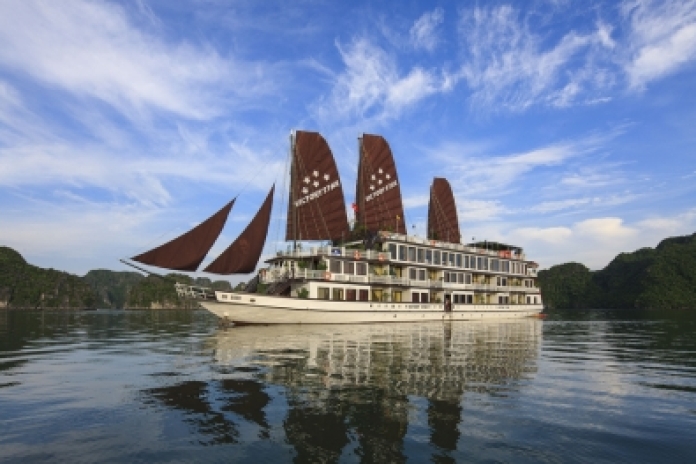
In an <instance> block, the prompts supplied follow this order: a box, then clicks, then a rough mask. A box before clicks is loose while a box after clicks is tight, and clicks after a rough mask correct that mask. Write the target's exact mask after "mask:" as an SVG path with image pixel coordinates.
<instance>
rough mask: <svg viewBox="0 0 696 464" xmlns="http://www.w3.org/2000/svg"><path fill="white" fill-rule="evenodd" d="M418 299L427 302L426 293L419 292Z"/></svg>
mask: <svg viewBox="0 0 696 464" xmlns="http://www.w3.org/2000/svg"><path fill="white" fill-rule="evenodd" d="M420 300H421V303H427V302H428V294H427V293H421V297H420Z"/></svg>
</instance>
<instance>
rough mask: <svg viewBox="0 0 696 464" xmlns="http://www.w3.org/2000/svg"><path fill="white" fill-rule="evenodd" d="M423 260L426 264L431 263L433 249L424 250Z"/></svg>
mask: <svg viewBox="0 0 696 464" xmlns="http://www.w3.org/2000/svg"><path fill="white" fill-rule="evenodd" d="M425 262H426V263H428V264H432V263H433V250H425Z"/></svg>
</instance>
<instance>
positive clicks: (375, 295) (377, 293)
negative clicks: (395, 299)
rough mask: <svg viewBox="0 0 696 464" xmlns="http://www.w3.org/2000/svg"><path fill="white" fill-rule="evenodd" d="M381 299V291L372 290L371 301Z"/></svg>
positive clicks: (382, 295) (377, 289) (378, 289)
mask: <svg viewBox="0 0 696 464" xmlns="http://www.w3.org/2000/svg"><path fill="white" fill-rule="evenodd" d="M383 297H384V293H383V292H382V289H380V288H376V289H373V290H372V301H382V298H383Z"/></svg>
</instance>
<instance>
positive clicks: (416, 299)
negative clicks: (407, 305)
mask: <svg viewBox="0 0 696 464" xmlns="http://www.w3.org/2000/svg"><path fill="white" fill-rule="evenodd" d="M411 303H420V293H417V292H412V293H411Z"/></svg>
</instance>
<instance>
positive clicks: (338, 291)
mask: <svg viewBox="0 0 696 464" xmlns="http://www.w3.org/2000/svg"><path fill="white" fill-rule="evenodd" d="M332 293H333V295H332V296H331V299H332V300H337V301H342V300H343V289H342V288H334V289H333V291H332Z"/></svg>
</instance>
